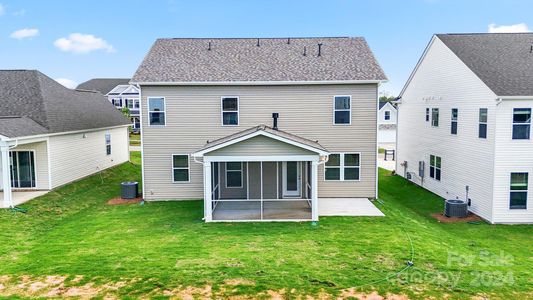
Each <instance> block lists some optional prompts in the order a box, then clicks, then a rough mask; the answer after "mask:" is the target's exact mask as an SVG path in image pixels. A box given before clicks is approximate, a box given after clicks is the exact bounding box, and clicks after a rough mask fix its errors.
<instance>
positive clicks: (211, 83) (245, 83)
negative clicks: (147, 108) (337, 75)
mask: <svg viewBox="0 0 533 300" xmlns="http://www.w3.org/2000/svg"><path fill="white" fill-rule="evenodd" d="M387 81H388V80H324V81H183V82H182V81H176V82H161V81H153V82H150V81H147V82H142V81H140V82H131V83H132V84H137V85H170V86H172V85H185V86H186V85H320V84H381V83H385V82H387Z"/></svg>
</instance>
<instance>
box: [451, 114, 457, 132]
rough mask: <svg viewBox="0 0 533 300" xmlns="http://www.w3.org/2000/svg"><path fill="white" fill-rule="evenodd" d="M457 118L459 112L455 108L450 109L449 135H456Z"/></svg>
mask: <svg viewBox="0 0 533 300" xmlns="http://www.w3.org/2000/svg"><path fill="white" fill-rule="evenodd" d="M458 118H459V110H458V109H457V108H452V126H451V134H457V119H458Z"/></svg>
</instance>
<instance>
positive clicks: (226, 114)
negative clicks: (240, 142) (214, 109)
mask: <svg viewBox="0 0 533 300" xmlns="http://www.w3.org/2000/svg"><path fill="white" fill-rule="evenodd" d="M222 125H239V98H238V97H222Z"/></svg>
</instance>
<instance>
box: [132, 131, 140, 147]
mask: <svg viewBox="0 0 533 300" xmlns="http://www.w3.org/2000/svg"><path fill="white" fill-rule="evenodd" d="M140 145H141V135H140V134H138V133H130V146H140Z"/></svg>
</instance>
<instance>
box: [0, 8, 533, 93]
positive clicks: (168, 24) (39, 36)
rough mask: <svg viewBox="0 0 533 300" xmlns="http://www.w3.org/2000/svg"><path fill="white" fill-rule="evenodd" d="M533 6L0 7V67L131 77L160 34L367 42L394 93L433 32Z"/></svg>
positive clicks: (72, 80)
mask: <svg viewBox="0 0 533 300" xmlns="http://www.w3.org/2000/svg"><path fill="white" fill-rule="evenodd" d="M532 11H533V1H531V0H507V1H491V0H485V1H478V0H402V1H399V0H397V1H393V0H379V1H370V0H368V1H363V0H333V1H328V0H322V1H315V0H307V1H297V0H294V1H290V0H285V1H279V0H263V1H255V0H246V1H245V0H209V1H206V0H196V1H192V0H191V1H180V0H151V1H148V0H130V1H119V0H115V1H111V0H107V1H100V0H90V1H81V0H80V1H72V0H69V1H62V0H48V1H43V0H33V1H31V0H16V1H15V0H0V69H38V70H40V71H41V72H43V73H45V74H46V75H48V76H50V77H52V78H54V79H56V80H58V81H59V82H61V83H63V84H64V85H66V86H69V87H72V86H75V85H76V84H78V83H81V82H83V81H86V80H89V79H91V78H95V77H131V76H132V75H133V73H134V72H135V70H136V68H137V66H138V65H139V64H140V62H141V61H142V59H143V57H144V56H145V55H146V53H147V51H148V49H149V48H150V46H151V45H152V44H153V42H154V41H155V39H157V38H161V37H253V38H260V37H308V36H309V37H311V36H313V37H314V36H362V37H364V38H366V40H367V42H368V43H369V45H370V47H371V49H372V50H373V52H374V54H375V55H376V57H377V59H378V61H379V63H380V65H381V66H382V68H383V69H384V70H385V73H386V74H387V76H388V78H389V81H388V82H387V83H385V84H383V85H382V87H381V92H382V93H383V94H388V95H391V96H395V95H397V94H398V93H399V92H400V91H401V89H402V87H403V84H404V83H405V81H406V80H407V78H408V77H409V74H410V73H411V71H412V69H413V68H414V66H415V65H416V63H417V61H418V59H419V58H420V55H421V54H422V52H423V50H424V48H425V47H426V45H427V43H428V42H429V40H430V39H431V36H432V35H433V34H435V33H465V32H496V31H498V32H517V31H518V32H523V31H530V30H533V14H532V13H531V12H532Z"/></svg>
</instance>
